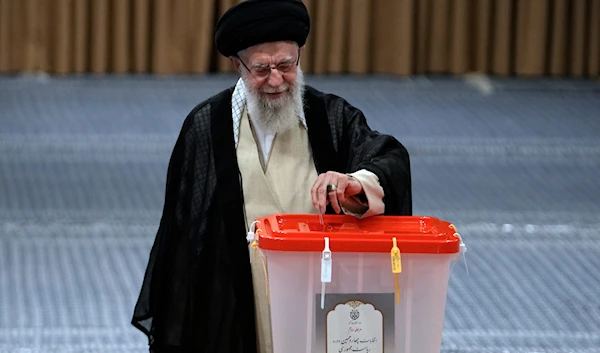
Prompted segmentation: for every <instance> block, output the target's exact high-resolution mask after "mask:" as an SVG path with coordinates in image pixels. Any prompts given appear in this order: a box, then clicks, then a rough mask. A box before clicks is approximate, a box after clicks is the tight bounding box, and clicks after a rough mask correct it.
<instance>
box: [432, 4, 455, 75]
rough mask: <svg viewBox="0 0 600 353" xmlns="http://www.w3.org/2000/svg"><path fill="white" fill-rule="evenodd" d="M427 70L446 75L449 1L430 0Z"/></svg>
mask: <svg viewBox="0 0 600 353" xmlns="http://www.w3.org/2000/svg"><path fill="white" fill-rule="evenodd" d="M431 4H432V6H431V19H430V21H429V26H430V27H429V31H430V32H429V33H430V34H429V36H430V40H429V55H428V59H429V60H428V64H427V67H428V70H427V71H429V72H432V73H446V72H447V71H448V64H449V63H448V62H449V55H448V54H449V49H450V48H449V45H448V44H449V40H450V36H449V29H450V0H431Z"/></svg>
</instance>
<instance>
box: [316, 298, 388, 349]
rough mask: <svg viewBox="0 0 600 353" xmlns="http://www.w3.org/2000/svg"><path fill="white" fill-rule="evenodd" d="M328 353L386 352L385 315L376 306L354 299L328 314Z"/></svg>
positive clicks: (338, 305) (337, 306) (339, 305)
mask: <svg viewBox="0 0 600 353" xmlns="http://www.w3.org/2000/svg"><path fill="white" fill-rule="evenodd" d="M326 327H327V328H326V330H327V332H326V341H327V342H326V344H327V349H326V352H328V353H334V352H335V353H344V352H365V353H383V352H384V342H383V341H384V337H383V314H382V313H381V311H379V310H377V309H376V308H375V307H374V306H373V305H372V304H370V303H364V302H362V301H360V300H351V301H348V302H345V303H339V304H337V305H335V307H334V308H333V310H331V311H329V312H328V313H327V325H326Z"/></svg>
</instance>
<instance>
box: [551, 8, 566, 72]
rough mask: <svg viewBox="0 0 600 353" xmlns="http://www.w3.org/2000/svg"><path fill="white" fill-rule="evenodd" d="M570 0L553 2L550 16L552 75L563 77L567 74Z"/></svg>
mask: <svg viewBox="0 0 600 353" xmlns="http://www.w3.org/2000/svg"><path fill="white" fill-rule="evenodd" d="M568 14H569V11H568V0H553V3H552V13H551V15H550V21H551V26H550V54H549V58H548V59H549V61H550V68H549V69H550V75H552V76H562V75H565V74H566V72H567V54H568V46H567V38H568V33H569V31H568V26H567V24H568V18H569V16H568Z"/></svg>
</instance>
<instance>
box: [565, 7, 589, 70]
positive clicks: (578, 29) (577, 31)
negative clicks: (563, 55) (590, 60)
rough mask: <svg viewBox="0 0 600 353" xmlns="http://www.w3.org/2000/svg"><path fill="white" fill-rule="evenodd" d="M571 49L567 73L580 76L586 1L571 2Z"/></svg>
mask: <svg viewBox="0 0 600 353" xmlns="http://www.w3.org/2000/svg"><path fill="white" fill-rule="evenodd" d="M571 5H572V6H573V7H572V9H571V10H572V12H571V26H570V27H571V38H570V44H571V50H570V51H569V53H570V57H569V59H570V60H569V61H570V67H569V71H570V72H569V73H570V74H571V75H573V76H582V75H583V73H584V71H585V59H586V57H585V43H586V27H587V8H586V6H587V1H582V0H576V1H573V2H571Z"/></svg>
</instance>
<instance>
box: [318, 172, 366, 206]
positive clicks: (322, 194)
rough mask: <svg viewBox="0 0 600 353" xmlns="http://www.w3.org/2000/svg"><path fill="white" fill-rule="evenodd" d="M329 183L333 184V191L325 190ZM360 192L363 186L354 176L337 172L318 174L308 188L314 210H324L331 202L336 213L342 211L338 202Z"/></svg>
mask: <svg viewBox="0 0 600 353" xmlns="http://www.w3.org/2000/svg"><path fill="white" fill-rule="evenodd" d="M329 184H331V185H335V190H334V191H329V192H327V185H329ZM361 192H363V187H362V185H361V184H360V182H359V181H358V180H357V179H356V178H354V177H352V176H350V175H347V174H342V173H337V172H327V173H323V174H320V175H319V177H318V178H317V180H316V181H315V183H314V184H313V187H312V189H311V190H310V194H311V197H312V203H313V207H314V208H315V210H317V211H319V209H320V210H322V212H325V208H326V207H327V204H328V203H331V206H332V207H333V210H334V211H335V213H337V214H339V213H340V212H341V211H342V209H341V207H340V203H344V202H345V201H346V198H347V197H352V196H354V195H358V194H360V193H361ZM319 207H320V208H319Z"/></svg>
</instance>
